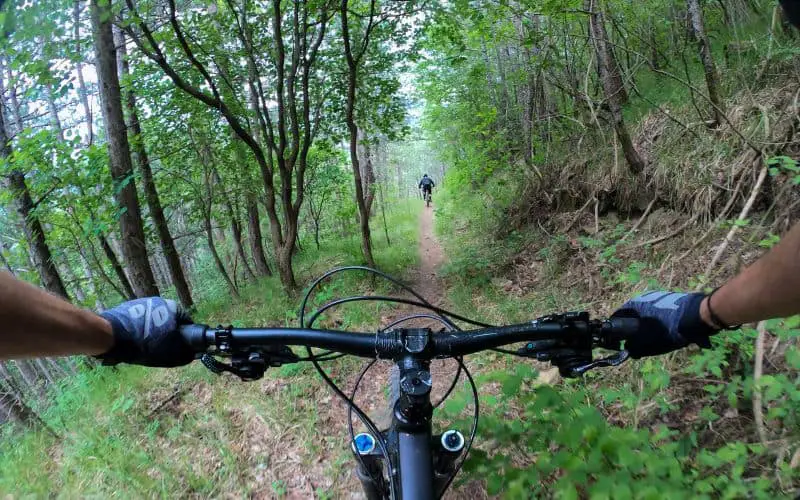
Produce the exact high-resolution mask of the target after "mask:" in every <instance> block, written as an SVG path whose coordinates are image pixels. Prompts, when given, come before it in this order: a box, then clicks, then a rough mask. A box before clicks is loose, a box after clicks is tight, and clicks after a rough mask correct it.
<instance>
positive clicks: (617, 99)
mask: <svg viewBox="0 0 800 500" xmlns="http://www.w3.org/2000/svg"><path fill="white" fill-rule="evenodd" d="M596 2H597V0H584V9H585V10H586V11H589V34H590V36H591V39H592V44H593V45H594V49H595V54H596V55H597V74H598V76H599V78H600V82H601V83H602V85H603V91H604V93H605V95H606V102H607V103H608V108H609V110H610V111H611V118H612V120H613V121H614V131H615V132H616V134H617V138H618V139H619V142H620V144H621V145H622V151H623V153H624V154H625V159H626V160H627V162H628V168H629V169H630V171H631V172H632V173H633V174H639V173H641V172H642V171H643V170H644V166H645V165H644V160H642V157H641V155H639V152H638V151H637V150H636V147H635V146H634V145H633V141H632V140H631V136H630V134H629V133H628V128H627V126H626V125H625V119H624V118H623V116H622V105H623V104H624V103H625V101H627V94H625V93H624V92H625V88H624V86H623V85H622V79H621V78H620V76H619V66H618V65H617V62H616V60H615V58H614V54H613V53H612V52H611V50H610V48H609V46H608V39H607V36H606V29H605V21H604V19H603V13H602V10H601V8H600V6H599V5H597V3H596Z"/></svg>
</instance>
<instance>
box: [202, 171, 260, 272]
mask: <svg viewBox="0 0 800 500" xmlns="http://www.w3.org/2000/svg"><path fill="white" fill-rule="evenodd" d="M211 173H212V176H213V180H214V184H215V185H217V186H219V187H220V188H224V186H223V184H222V178H221V177H220V175H219V171H218V170H217V167H215V166H212V167H211ZM223 190H224V189H223ZM222 206H223V207H224V208H225V213H226V214H227V216H228V222H229V223H230V226H231V236H232V237H233V244H234V246H235V247H236V254H237V255H238V256H239V258H240V259H241V261H242V267H243V268H244V272H245V275H246V276H247V278H249V279H253V278H255V277H256V275H255V274H253V270H252V269H251V268H250V264H248V263H247V254H246V253H245V251H244V244H242V226H241V225H240V224H239V219H238V218H237V217H236V211H235V210H234V208H233V203H231V201H230V199H228V198H227V197H226V199H225V200H224V201H223V202H222Z"/></svg>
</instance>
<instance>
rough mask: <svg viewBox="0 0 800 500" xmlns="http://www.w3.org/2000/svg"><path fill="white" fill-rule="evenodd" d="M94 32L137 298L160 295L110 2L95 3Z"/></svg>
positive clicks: (112, 166)
mask: <svg viewBox="0 0 800 500" xmlns="http://www.w3.org/2000/svg"><path fill="white" fill-rule="evenodd" d="M91 9H92V26H93V28H94V41H95V53H96V58H97V78H98V82H99V84H100V101H101V103H102V108H103V121H104V123H105V126H106V135H107V136H108V153H109V160H110V161H109V163H110V169H111V178H112V180H113V182H114V193H115V195H114V197H115V199H116V202H117V205H118V206H119V208H120V209H121V210H120V211H121V212H122V213H121V214H120V216H119V224H120V232H121V233H122V254H123V256H124V257H125V261H126V262H127V264H128V269H129V270H130V274H131V281H132V285H133V289H134V291H135V292H136V296H137V297H148V296H153V295H158V294H159V293H158V287H157V286H156V283H155V277H154V276H153V270H152V269H151V268H150V262H149V261H148V259H147V246H146V244H145V236H144V228H143V227H142V217H141V212H140V210H139V197H138V195H137V194H136V185H135V184H134V182H133V166H132V164H131V151H130V145H129V144H128V137H127V133H126V130H125V120H124V117H123V113H122V95H121V93H120V87H119V78H118V77H117V57H116V48H115V47H114V37H113V34H112V30H111V20H112V17H113V16H112V12H111V6H110V4H109V3H108V2H102V1H101V0H92V1H91Z"/></svg>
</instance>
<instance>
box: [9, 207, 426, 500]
mask: <svg viewBox="0 0 800 500" xmlns="http://www.w3.org/2000/svg"><path fill="white" fill-rule="evenodd" d="M413 201H415V200H411V201H399V202H397V203H395V204H394V205H393V207H392V210H391V211H390V212H389V213H387V216H388V219H389V220H388V223H389V231H390V236H391V238H392V243H393V244H392V245H391V246H387V244H386V241H385V239H383V238H382V234H381V233H380V232H378V229H380V228H379V227H375V233H376V234H375V237H374V250H375V256H376V259H377V261H378V264H379V266H380V267H381V268H382V269H383V270H385V271H388V272H390V273H393V274H396V275H402V274H403V271H404V270H405V269H407V268H410V267H413V266H415V265H416V260H417V251H416V241H417V236H418V222H417V218H418V213H419V212H418V211H419V208H420V207H419V204H417V203H413ZM379 236H380V237H379ZM304 248H305V249H306V251H305V252H302V253H301V254H300V255H299V256H298V258H297V266H296V270H297V276H298V279H299V280H302V281H301V282H306V281H308V280H309V279H310V278H311V277H312V276H316V275H319V274H320V273H322V272H323V271H325V270H326V269H328V268H331V267H334V266H338V265H344V264H360V263H361V257H360V247H359V240H358V239H357V238H356V237H352V238H348V239H339V240H333V239H328V240H327V241H325V240H323V245H322V248H321V249H320V251H319V252H317V251H316V250H314V249H313V248H312V245H310V244H308V242H306V244H305V246H304ZM383 286H384V285H382V284H380V283H374V282H372V281H371V280H369V279H368V278H366V277H365V276H363V275H352V276H344V277H343V278H342V279H340V280H337V281H335V282H333V283H331V284H328V285H326V286H324V287H323V288H322V291H321V293H320V296H321V297H319V298H317V299H316V300H315V301H314V302H313V303H314V304H319V303H321V302H322V300H325V299H330V298H332V297H334V296H340V295H343V294H349V293H356V292H357V293H363V292H368V291H380V290H382V289H383ZM225 295H226V294H225V292H224V291H222V290H220V292H219V293H218V295H217V296H216V297H210V298H207V299H206V300H204V301H203V302H202V303H200V304H199V306H198V310H197V312H196V314H195V316H194V319H195V321H199V322H205V323H208V324H216V323H226V324H227V323H233V324H235V325H260V326H267V325H292V326H295V325H297V310H298V302H299V301H298V300H297V298H287V297H286V296H285V295H284V294H283V293H282V292H281V290H280V286H279V283H278V282H277V279H265V280H261V281H258V282H255V283H251V284H249V285H248V286H246V287H244V288H243V289H242V296H241V298H240V299H239V300H232V299H231V298H230V297H226V296H225ZM379 317H380V314H379V309H377V308H376V306H374V305H370V304H368V303H355V304H350V305H348V306H346V308H343V309H342V310H341V311H340V312H334V313H332V314H328V315H326V317H325V318H324V319H323V324H325V323H324V322H328V323H331V322H336V324H337V325H338V327H340V328H354V329H355V328H361V329H365V330H366V329H373V328H375V327H377V326H378V325H377V324H376V321H375V320H376V318H379ZM357 366H359V365H358V363H357V362H356V361H355V360H352V359H347V358H344V359H342V360H340V361H338V362H333V363H330V364H329V365H328V368H329V369H330V371H331V373H332V374H334V378H336V379H337V380H340V381H346V380H347V379H349V377H350V376H351V375H352V373H354V372H356V371H357V370H356V368H357ZM176 393H178V394H177V396H176V397H174V399H172V400H171V401H170V402H168V403H167V404H165V405H164V406H163V407H160V406H159V405H161V404H163V403H164V402H165V401H168V400H169V399H170V397H172V396H173V395H176ZM333 405H334V401H333V398H332V396H331V394H330V393H329V391H328V389H327V388H326V387H323V385H322V384H321V381H320V380H319V378H318V376H317V375H316V373H315V372H314V371H313V368H312V367H311V366H308V365H287V366H284V367H281V368H278V369H273V370H270V371H269V372H267V376H266V377H265V379H264V380H262V381H261V382H254V383H241V382H240V381H239V380H238V379H233V378H232V377H228V376H225V377H217V376H215V375H213V374H211V373H210V372H208V371H207V370H205V368H203V367H202V366H201V365H199V364H198V363H194V364H192V365H189V366H187V367H184V368H180V369H173V370H165V369H146V368H142V367H135V366H124V365H123V366H120V367H119V368H117V369H111V368H98V369H95V370H92V371H86V372H82V373H80V374H79V375H78V376H77V377H75V378H73V379H72V380H71V381H70V383H69V385H68V386H66V387H65V388H64V389H63V390H61V391H59V392H57V393H54V394H53V395H52V404H51V405H50V406H49V407H48V408H47V409H46V410H45V411H44V413H43V419H44V420H45V421H46V422H47V423H48V424H49V425H50V426H51V427H52V428H53V429H55V431H56V432H57V433H58V434H59V436H60V437H59V438H54V437H51V436H49V435H48V434H46V433H43V432H37V431H35V430H27V431H24V432H23V431H20V429H15V428H12V427H10V426H5V429H4V434H3V435H2V436H0V442H1V444H0V449H2V450H3V451H2V452H1V453H0V494H2V495H14V496H20V497H26V496H33V497H45V496H50V495H52V493H53V492H58V493H59V494H60V495H62V496H64V497H67V498H70V497H93V496H94V497H152V496H159V497H187V496H202V497H219V496H234V497H244V496H251V495H254V494H258V495H262V496H269V497H275V496H281V495H280V493H281V492H285V491H286V490H287V489H288V490H294V491H296V490H297V488H298V487H299V486H298V484H294V483H293V481H294V479H292V478H295V477H299V476H302V473H303V472H302V471H309V470H310V471H315V472H314V473H315V474H317V475H319V476H325V477H329V478H331V480H330V481H329V482H328V483H326V484H320V485H317V487H318V490H319V491H318V492H317V494H318V495H319V496H322V497H325V496H326V495H328V494H329V492H330V491H331V489H332V488H333V489H335V488H336V487H337V486H336V485H337V484H338V483H342V482H343V481H346V480H347V477H348V474H349V468H345V467H343V462H344V461H345V460H346V459H347V458H348V451H347V448H346V444H343V442H346V440H344V436H343V424H344V423H343V421H324V422H323V421H321V420H322V419H327V418H331V411H332V409H333V408H334V406H333ZM325 408H327V409H328V410H324V409H325ZM333 414H334V415H335V413H333ZM331 428H332V429H333V430H330V429H331ZM321 457H324V458H325V460H322V462H320V460H319V459H320V458H321ZM337 482H338V483H337ZM300 486H302V485H300ZM340 486H341V485H339V487H340Z"/></svg>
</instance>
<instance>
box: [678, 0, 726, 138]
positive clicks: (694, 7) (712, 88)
mask: <svg viewBox="0 0 800 500" xmlns="http://www.w3.org/2000/svg"><path fill="white" fill-rule="evenodd" d="M686 8H687V9H688V10H689V17H690V18H691V21H692V32H694V37H695V39H696V40H697V45H698V48H699V50H700V61H701V62H702V63H703V72H704V73H705V77H706V87H708V99H709V100H710V101H711V107H712V110H711V113H712V115H713V116H714V123H713V126H718V125H720V124H722V121H723V117H722V113H723V110H722V99H720V95H719V83H718V77H717V67H716V65H715V64H714V56H713V55H712V54H711V44H710V43H709V41H708V36H707V35H706V30H705V24H704V21H703V8H702V7H701V6H700V2H699V0H686Z"/></svg>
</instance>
